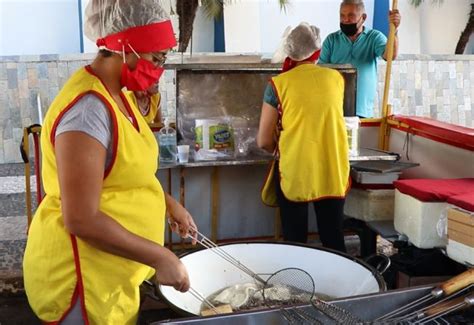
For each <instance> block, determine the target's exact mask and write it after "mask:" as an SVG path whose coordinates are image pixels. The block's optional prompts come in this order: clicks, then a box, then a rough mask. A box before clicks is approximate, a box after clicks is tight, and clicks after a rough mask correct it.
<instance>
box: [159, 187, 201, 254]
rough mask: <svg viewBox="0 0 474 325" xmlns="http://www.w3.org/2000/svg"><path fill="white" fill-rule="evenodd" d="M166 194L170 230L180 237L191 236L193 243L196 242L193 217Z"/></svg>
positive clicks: (195, 227)
mask: <svg viewBox="0 0 474 325" xmlns="http://www.w3.org/2000/svg"><path fill="white" fill-rule="evenodd" d="M165 195H166V209H167V212H168V215H169V220H168V221H169V224H170V226H171V230H173V231H174V232H175V233H177V234H179V235H180V236H181V237H182V238H188V237H189V236H191V237H192V239H193V241H192V243H193V245H194V244H196V242H197V226H196V224H195V223H194V220H193V217H192V216H191V214H190V213H189V212H188V210H186V209H185V208H184V207H183V206H182V205H181V204H180V203H179V202H178V201H176V200H175V199H174V198H173V197H172V196H171V195H169V194H165Z"/></svg>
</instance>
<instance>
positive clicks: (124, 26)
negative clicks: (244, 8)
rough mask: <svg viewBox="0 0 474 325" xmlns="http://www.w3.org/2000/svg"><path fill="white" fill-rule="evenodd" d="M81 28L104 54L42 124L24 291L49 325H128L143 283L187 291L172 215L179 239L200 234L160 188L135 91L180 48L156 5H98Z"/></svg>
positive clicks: (151, 0) (118, 1)
mask: <svg viewBox="0 0 474 325" xmlns="http://www.w3.org/2000/svg"><path fill="white" fill-rule="evenodd" d="M85 25H86V31H87V35H88V37H90V38H91V39H93V40H94V41H96V42H97V45H98V47H99V49H100V51H99V53H98V55H97V57H96V58H95V59H94V61H93V62H92V63H91V64H90V65H87V66H85V67H82V68H80V69H79V70H78V71H76V72H75V73H74V74H73V75H72V76H71V77H70V79H69V80H68V81H67V82H66V84H65V85H64V87H63V88H62V89H61V91H60V92H59V93H58V95H57V96H56V98H55V99H54V101H53V102H52V103H51V106H50V107H49V109H48V111H47V114H46V117H45V119H44V124H43V126H42V130H41V150H42V162H41V164H42V176H43V184H44V189H45V192H46V196H45V198H44V199H43V201H42V202H41V203H40V205H39V207H38V209H37V211H36V213H35V216H34V218H33V221H32V223H31V226H30V228H29V234H28V241H27V245H26V249H25V256H24V260H23V261H24V264H23V271H24V281H25V289H26V293H27V295H28V301H29V303H30V305H31V307H32V309H33V311H34V312H35V314H36V315H37V316H38V318H40V319H41V321H42V322H44V323H48V324H49V323H53V324H59V323H61V324H62V325H70V324H101V325H108V324H110V325H112V324H114V325H115V324H127V325H128V324H130V325H131V324H136V321H137V317H138V312H139V306H140V290H139V286H140V285H141V284H142V283H143V281H145V280H147V279H150V278H151V277H152V276H153V275H155V277H156V279H157V280H158V281H159V283H160V284H161V285H168V286H173V287H174V288H175V289H176V290H179V291H182V292H185V291H187V290H188V289H189V286H190V283H189V276H188V273H187V270H186V268H185V266H184V264H183V263H182V262H181V261H180V260H179V259H178V258H177V256H176V255H175V254H173V252H171V251H169V250H168V249H166V248H165V247H164V246H163V244H164V231H165V217H166V214H168V216H169V219H170V224H172V225H173V226H172V229H173V230H174V231H176V232H178V233H179V234H180V235H181V236H182V237H187V236H188V235H189V234H193V233H194V232H195V231H196V229H197V228H196V225H195V223H194V221H193V218H192V216H191V215H190V214H189V212H188V211H187V210H186V209H185V208H184V207H183V206H182V205H181V204H179V203H178V202H177V201H176V200H175V199H174V198H173V197H171V196H170V195H168V194H167V193H165V192H164V191H163V188H162V186H161V184H160V183H159V181H158V179H157V178H156V176H155V174H156V172H157V169H158V144H157V142H156V139H155V137H154V135H153V132H152V131H151V129H150V127H149V125H148V123H147V121H146V119H145V117H144V116H143V115H142V113H141V111H140V109H139V108H138V107H137V105H136V103H135V102H134V101H133V100H132V99H131V98H130V96H131V95H130V92H129V91H148V89H149V87H150V86H152V85H156V83H157V82H158V80H159V78H160V76H161V74H162V73H163V70H164V69H163V64H164V62H165V60H166V55H167V52H168V51H169V49H170V48H172V47H173V46H175V44H176V40H175V37H174V33H173V28H172V26H171V22H170V20H169V19H168V16H167V14H166V12H165V11H164V10H163V8H162V7H161V6H160V5H159V1H158V0H140V1H138V0H137V1H131V0H128V1H127V0H113V1H109V0H107V1H106V0H101V1H98V0H91V1H90V3H89V5H88V7H87V10H86V17H85ZM125 89H127V90H128V91H125Z"/></svg>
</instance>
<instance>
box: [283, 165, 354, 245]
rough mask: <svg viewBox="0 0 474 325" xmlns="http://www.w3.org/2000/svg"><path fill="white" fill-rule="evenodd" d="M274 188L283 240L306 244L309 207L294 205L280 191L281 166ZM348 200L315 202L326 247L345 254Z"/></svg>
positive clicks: (317, 220) (320, 235) (320, 230)
mask: <svg viewBox="0 0 474 325" xmlns="http://www.w3.org/2000/svg"><path fill="white" fill-rule="evenodd" d="M275 167H276V168H275V178H274V179H275V184H276V193H277V198H278V203H279V205H280V217H281V228H282V232H283V239H284V240H285V241H293V242H299V243H306V242H307V240H308V203H306V202H292V201H289V200H287V199H286V198H285V196H284V195H283V193H282V191H281V187H280V181H279V172H278V165H277V166H275ZM344 201H345V199H322V200H319V201H315V202H312V203H313V206H314V212H315V213H316V222H317V225H318V232H319V238H320V239H321V242H322V244H323V246H324V247H327V248H332V249H335V250H338V251H341V252H346V246H345V244H344V233H343V221H344Z"/></svg>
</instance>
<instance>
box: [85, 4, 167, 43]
mask: <svg viewBox="0 0 474 325" xmlns="http://www.w3.org/2000/svg"><path fill="white" fill-rule="evenodd" d="M165 20H169V15H168V13H167V12H166V11H165V10H164V9H163V8H162V6H161V2H160V0H90V1H89V3H88V5H87V8H86V11H85V19H84V34H85V35H86V36H87V38H88V39H90V40H91V41H93V42H95V41H97V39H99V38H102V37H105V36H107V35H110V34H115V33H118V32H121V31H123V30H125V29H128V28H131V27H137V26H144V25H149V24H153V23H159V22H162V21H165Z"/></svg>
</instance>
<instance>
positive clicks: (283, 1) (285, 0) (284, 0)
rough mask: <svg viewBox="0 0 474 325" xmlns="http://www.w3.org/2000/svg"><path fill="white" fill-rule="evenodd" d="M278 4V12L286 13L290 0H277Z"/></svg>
mask: <svg viewBox="0 0 474 325" xmlns="http://www.w3.org/2000/svg"><path fill="white" fill-rule="evenodd" d="M278 4H279V5H280V10H281V11H283V12H284V13H286V9H287V8H288V5H289V4H290V0H278Z"/></svg>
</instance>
